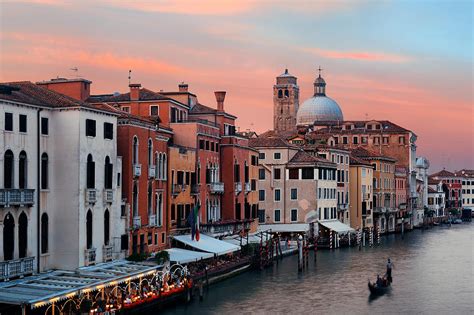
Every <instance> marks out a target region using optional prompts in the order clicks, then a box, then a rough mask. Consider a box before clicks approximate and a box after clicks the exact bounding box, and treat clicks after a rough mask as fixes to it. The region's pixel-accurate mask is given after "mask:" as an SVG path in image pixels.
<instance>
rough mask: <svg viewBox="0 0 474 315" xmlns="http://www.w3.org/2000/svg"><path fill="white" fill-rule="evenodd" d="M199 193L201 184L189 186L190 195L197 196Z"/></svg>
mask: <svg viewBox="0 0 474 315" xmlns="http://www.w3.org/2000/svg"><path fill="white" fill-rule="evenodd" d="M200 192H201V184H194V185H192V186H191V195H199V193H200Z"/></svg>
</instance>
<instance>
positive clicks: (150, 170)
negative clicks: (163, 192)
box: [148, 165, 156, 178]
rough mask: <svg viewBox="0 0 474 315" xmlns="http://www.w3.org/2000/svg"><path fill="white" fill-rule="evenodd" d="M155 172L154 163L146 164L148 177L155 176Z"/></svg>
mask: <svg viewBox="0 0 474 315" xmlns="http://www.w3.org/2000/svg"><path fill="white" fill-rule="evenodd" d="M155 173H156V166H155V165H149V166H148V178H155Z"/></svg>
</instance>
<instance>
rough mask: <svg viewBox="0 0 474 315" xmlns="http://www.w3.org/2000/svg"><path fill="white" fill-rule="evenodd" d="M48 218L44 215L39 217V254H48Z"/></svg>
mask: <svg viewBox="0 0 474 315" xmlns="http://www.w3.org/2000/svg"><path fill="white" fill-rule="evenodd" d="M48 221H49V218H48V215H47V214H46V213H43V214H42V215H41V254H46V253H47V252H48V246H49V244H48V242H49V237H48V224H49V222H48Z"/></svg>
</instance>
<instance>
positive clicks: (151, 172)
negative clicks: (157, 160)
mask: <svg viewBox="0 0 474 315" xmlns="http://www.w3.org/2000/svg"><path fill="white" fill-rule="evenodd" d="M155 173H156V166H155V165H150V166H148V178H155ZM138 176H140V175H138Z"/></svg>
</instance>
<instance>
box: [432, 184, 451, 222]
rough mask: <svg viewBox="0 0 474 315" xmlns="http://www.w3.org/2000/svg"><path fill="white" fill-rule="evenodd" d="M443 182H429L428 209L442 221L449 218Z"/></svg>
mask: <svg viewBox="0 0 474 315" xmlns="http://www.w3.org/2000/svg"><path fill="white" fill-rule="evenodd" d="M444 199H445V194H444V191H443V183H442V182H441V181H436V180H429V182H428V209H429V210H430V211H432V212H433V216H434V217H435V218H437V219H438V220H439V219H442V218H444V217H446V216H447V213H446V211H445V208H444V205H445V203H446V201H445V200H444Z"/></svg>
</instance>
